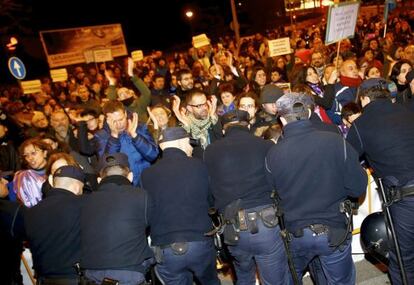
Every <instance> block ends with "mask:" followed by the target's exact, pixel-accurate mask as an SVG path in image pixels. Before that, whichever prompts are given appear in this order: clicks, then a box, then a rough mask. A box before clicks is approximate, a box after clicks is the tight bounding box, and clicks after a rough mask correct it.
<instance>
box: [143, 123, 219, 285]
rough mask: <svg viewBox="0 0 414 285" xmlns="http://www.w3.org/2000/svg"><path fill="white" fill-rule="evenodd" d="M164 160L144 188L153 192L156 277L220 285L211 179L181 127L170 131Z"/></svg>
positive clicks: (150, 173) (162, 144) (146, 175)
mask: <svg viewBox="0 0 414 285" xmlns="http://www.w3.org/2000/svg"><path fill="white" fill-rule="evenodd" d="M159 145H160V148H161V149H162V150H163V157H162V159H161V160H159V161H158V162H157V163H156V164H155V165H153V166H151V167H150V168H148V169H146V170H145V171H144V172H143V174H142V177H141V181H142V182H141V183H142V186H143V188H144V189H145V190H147V191H148V195H149V197H150V200H151V203H152V208H151V211H150V213H151V214H150V217H151V218H150V227H151V242H152V245H153V246H154V248H155V253H156V254H155V256H156V258H157V265H156V271H157V275H158V277H159V278H160V279H161V280H162V281H163V282H164V283H165V284H170V285H171V284H177V285H178V284H183V285H185V284H188V285H191V284H193V277H192V275H193V274H194V276H195V277H196V278H197V279H198V280H199V281H200V283H201V284H220V281H219V280H218V278H217V272H216V267H215V265H216V263H215V260H216V254H215V249H214V244H213V240H212V238H211V237H206V236H205V235H204V234H205V233H206V232H208V231H209V229H210V226H211V221H210V218H209V216H208V208H209V203H208V196H209V188H208V173H207V168H206V166H205V165H204V163H203V162H202V161H201V160H199V159H196V158H191V153H192V150H193V148H192V147H191V145H190V138H189V135H188V133H187V132H186V131H185V130H184V129H183V128H181V127H175V128H167V129H166V130H164V131H163V133H162V134H161V138H160V141H159Z"/></svg>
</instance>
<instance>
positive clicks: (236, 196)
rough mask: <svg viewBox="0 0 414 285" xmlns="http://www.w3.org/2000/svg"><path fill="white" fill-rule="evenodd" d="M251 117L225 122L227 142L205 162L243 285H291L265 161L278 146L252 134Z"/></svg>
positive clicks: (235, 115)
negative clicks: (275, 146) (256, 283)
mask: <svg viewBox="0 0 414 285" xmlns="http://www.w3.org/2000/svg"><path fill="white" fill-rule="evenodd" d="M248 122H249V115H248V113H247V112H246V111H242V110H234V111H231V112H228V113H226V114H225V115H224V116H223V117H222V124H223V126H224V134H225V137H224V138H223V139H222V140H219V141H217V142H215V143H213V144H211V145H209V146H208V147H207V149H206V151H205V154H204V160H205V162H206V164H207V168H208V171H209V176H210V187H211V190H212V194H213V196H214V200H215V207H216V208H217V209H218V211H219V213H221V214H223V215H224V219H225V222H226V226H225V228H224V241H225V243H226V244H227V245H228V246H229V247H228V248H229V251H230V253H231V255H232V256H233V257H234V265H235V270H236V276H237V284H255V276H256V274H255V273H256V265H257V268H258V271H259V276H260V280H261V284H272V285H274V284H284V285H286V284H289V283H290V282H291V279H290V274H289V270H288V266H287V258H286V253H285V251H284V248H283V242H282V240H281V238H280V235H279V226H278V224H277V217H276V209H275V207H274V206H273V204H272V200H271V192H272V188H271V187H270V185H269V184H268V182H267V181H266V176H265V163H264V159H265V156H266V153H267V152H268V150H269V149H270V147H271V146H272V145H273V143H272V142H270V141H265V140H263V139H261V138H258V137H255V136H254V135H253V134H250V133H249V128H248V124H249V123H248Z"/></svg>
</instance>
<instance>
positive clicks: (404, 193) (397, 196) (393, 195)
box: [386, 184, 414, 203]
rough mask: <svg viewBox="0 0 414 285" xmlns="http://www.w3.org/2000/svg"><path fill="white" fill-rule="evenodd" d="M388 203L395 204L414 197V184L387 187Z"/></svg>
mask: <svg viewBox="0 0 414 285" xmlns="http://www.w3.org/2000/svg"><path fill="white" fill-rule="evenodd" d="M387 189H388V191H387V192H386V193H387V194H388V197H387V199H388V201H391V202H393V203H395V202H399V201H401V200H402V199H403V198H405V197H408V196H413V195H414V184H410V185H407V186H403V187H387Z"/></svg>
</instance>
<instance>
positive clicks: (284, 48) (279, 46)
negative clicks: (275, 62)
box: [268, 37, 292, 57]
mask: <svg viewBox="0 0 414 285" xmlns="http://www.w3.org/2000/svg"><path fill="white" fill-rule="evenodd" d="M268 44H269V55H270V57H273V56H278V55H284V54H290V53H292V50H291V48H290V39H289V38H288V37H287V38H281V39H277V40H271V41H268Z"/></svg>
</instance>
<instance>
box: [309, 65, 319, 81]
mask: <svg viewBox="0 0 414 285" xmlns="http://www.w3.org/2000/svg"><path fill="white" fill-rule="evenodd" d="M306 81H307V82H310V83H313V84H317V83H319V76H318V74H317V73H316V72H315V70H313V68H308V70H307V71H306Z"/></svg>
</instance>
